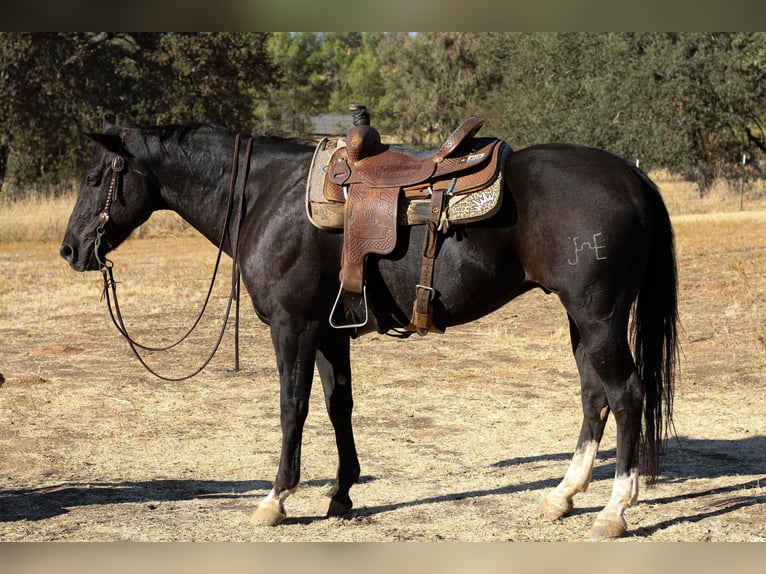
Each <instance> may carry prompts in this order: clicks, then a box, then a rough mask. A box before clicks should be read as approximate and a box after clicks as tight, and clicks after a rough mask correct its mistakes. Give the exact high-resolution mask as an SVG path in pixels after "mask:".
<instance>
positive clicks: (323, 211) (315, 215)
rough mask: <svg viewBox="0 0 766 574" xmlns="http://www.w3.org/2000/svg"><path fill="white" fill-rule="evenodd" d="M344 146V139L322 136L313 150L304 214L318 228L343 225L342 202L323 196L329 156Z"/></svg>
mask: <svg viewBox="0 0 766 574" xmlns="http://www.w3.org/2000/svg"><path fill="white" fill-rule="evenodd" d="M345 146H346V141H345V140H344V139H338V140H329V139H327V138H322V140H321V141H320V142H319V144H318V145H317V147H316V149H315V150H314V157H313V158H312V160H311V167H310V168H309V176H308V179H307V180H306V215H308V218H309V221H310V222H311V223H312V224H313V225H314V227H318V228H319V229H340V228H342V227H343V204H342V203H336V204H330V203H327V200H326V199H325V197H324V186H325V176H326V175H327V169H328V165H329V163H330V158H331V157H332V155H333V154H334V153H335V151H336V150H337V149H339V148H341V147H345Z"/></svg>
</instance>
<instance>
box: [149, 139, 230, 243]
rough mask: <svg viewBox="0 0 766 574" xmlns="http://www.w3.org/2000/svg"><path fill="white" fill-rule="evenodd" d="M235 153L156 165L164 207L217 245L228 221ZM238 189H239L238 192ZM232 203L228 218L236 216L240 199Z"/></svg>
mask: <svg viewBox="0 0 766 574" xmlns="http://www.w3.org/2000/svg"><path fill="white" fill-rule="evenodd" d="M232 152H233V148H232ZM232 152H230V153H229V155H228V158H224V157H223V156H222V155H221V157H215V156H207V155H206V156H203V157H204V159H202V158H201V160H200V161H191V162H189V160H188V158H180V159H179V158H174V159H172V160H171V159H165V160H163V161H162V162H161V164H159V165H158V167H157V172H158V174H159V180H160V183H161V193H162V199H163V203H164V205H165V207H166V208H168V209H170V210H172V211H174V212H176V213H177V214H178V215H179V216H181V218H182V219H183V220H184V221H186V222H187V223H189V224H190V225H191V226H192V227H194V228H195V229H196V230H197V231H199V232H200V233H201V234H202V235H204V236H205V237H206V238H207V239H208V240H210V241H211V242H213V243H214V244H218V242H219V241H220V239H221V233H222V231H223V226H224V224H225V222H226V221H227V219H226V212H227V208H228V203H229V187H230V177H231V163H232V156H231V153H232ZM201 155H202V154H201ZM177 162H178V163H177ZM180 162H183V163H185V164H186V167H185V169H183V170H181V169H179V168H178V165H181V164H180ZM180 173H183V175H179V174H180ZM239 191H240V190H239V189H237V193H239ZM235 199H238V195H237V196H236V197H235ZM233 203H234V205H232V207H231V210H232V214H231V215H230V217H229V221H233V219H234V218H235V217H236V211H237V201H234V202H233ZM229 231H230V232H231V231H232V230H231V227H230V228H229Z"/></svg>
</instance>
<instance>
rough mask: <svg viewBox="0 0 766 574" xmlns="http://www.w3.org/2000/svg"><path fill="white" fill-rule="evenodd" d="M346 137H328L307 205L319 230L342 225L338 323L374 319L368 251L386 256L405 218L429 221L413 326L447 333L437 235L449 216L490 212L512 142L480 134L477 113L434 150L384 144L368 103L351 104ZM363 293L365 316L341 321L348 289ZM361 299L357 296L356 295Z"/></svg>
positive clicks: (466, 218) (462, 218)
mask: <svg viewBox="0 0 766 574" xmlns="http://www.w3.org/2000/svg"><path fill="white" fill-rule="evenodd" d="M351 110H352V112H353V114H352V115H353V118H354V125H353V127H350V128H348V131H347V133H346V137H345V139H342V138H340V139H337V140H335V141H332V140H328V139H326V138H325V139H323V140H322V141H321V142H320V143H319V145H318V146H317V149H316V151H315V153H314V159H313V162H312V167H311V170H310V174H309V179H308V184H307V193H306V210H307V214H308V216H309V219H310V220H311V222H312V223H313V224H314V225H315V226H317V227H319V228H321V229H340V228H342V229H343V234H344V238H343V257H342V267H341V285H340V290H339V292H338V297H337V298H336V300H335V305H334V306H333V310H332V312H331V314H330V324H331V325H332V326H333V327H336V328H361V327H363V326H364V325H365V324H366V323H367V320H368V310H367V299H366V285H365V279H364V267H365V262H366V259H367V256H368V255H369V254H370V253H375V254H379V255H387V254H389V253H391V252H392V251H393V250H394V247H395V246H396V238H397V228H398V226H399V225H422V224H424V225H426V237H425V242H424V246H423V259H422V264H421V273H420V280H419V283H418V284H417V285H416V296H415V302H414V304H413V311H412V318H411V321H410V324H409V325H407V327H405V329H406V330H407V331H415V332H417V333H418V334H420V335H425V334H426V333H429V332H437V333H443V332H444V331H443V329H441V328H439V327H438V326H436V325H434V323H433V307H432V300H433V298H434V295H435V292H434V289H433V287H432V283H433V268H434V261H435V259H436V252H437V242H438V234H439V232H440V231H446V229H447V228H448V227H449V225H450V224H451V223H470V222H474V221H480V220H482V219H486V218H488V217H491V216H492V215H494V214H495V213H496V211H497V210H498V209H499V207H500V203H501V199H502V197H501V193H502V166H503V164H504V163H505V159H506V157H507V154H509V153H510V152H511V148H510V146H508V144H506V143H505V142H504V141H502V140H500V139H497V138H476V137H474V136H475V135H476V133H477V132H478V130H479V129H480V128H481V126H482V124H483V120H481V119H479V118H475V117H472V118H469V119H468V120H466V121H465V122H463V123H462V124H461V125H460V126H459V127H458V128H457V129H456V130H455V131H454V132H452V134H451V135H450V136H449V137H448V138H447V140H446V141H445V142H444V143H443V144H442V145H441V147H440V148H439V149H438V150H437V151H436V152H435V153H423V152H415V151H412V150H406V149H403V148H397V147H394V146H389V145H385V144H383V143H381V139H380V134H379V133H378V131H377V130H376V129H375V128H374V127H372V126H370V124H369V114H368V112H367V110H366V108H365V107H364V106H358V105H354V106H352V107H351ZM344 294H346V295H348V294H350V295H356V296H360V298H361V304H362V305H363V317H362V318H361V319H360V320H358V321H357V320H354V321H352V322H349V323H337V322H336V321H334V319H333V316H334V315H335V313H336V308H337V307H338V302H339V301H340V300H341V297H342V295H344ZM357 298H359V297H357Z"/></svg>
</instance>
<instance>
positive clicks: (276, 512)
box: [250, 505, 287, 526]
mask: <svg viewBox="0 0 766 574" xmlns="http://www.w3.org/2000/svg"><path fill="white" fill-rule="evenodd" d="M286 518H287V514H285V512H284V511H282V510H280V509H279V508H275V507H274V506H273V505H262V506H259V507H258V508H257V509H256V510H255V512H254V513H253V516H252V517H251V518H250V523H251V524H253V525H254V526H279V525H280V524H282V523H283V522H284V521H285V519H286Z"/></svg>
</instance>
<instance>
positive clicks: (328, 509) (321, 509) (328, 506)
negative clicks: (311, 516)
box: [317, 496, 353, 517]
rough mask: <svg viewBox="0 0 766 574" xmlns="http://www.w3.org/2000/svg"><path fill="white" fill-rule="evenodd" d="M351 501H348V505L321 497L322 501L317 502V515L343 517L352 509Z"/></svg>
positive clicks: (327, 497)
mask: <svg viewBox="0 0 766 574" xmlns="http://www.w3.org/2000/svg"><path fill="white" fill-rule="evenodd" d="M352 506H353V505H352V504H351V501H350V500H349V501H348V503H345V502H341V501H339V500H336V499H335V498H330V497H329V496H324V497H322V500H321V501H320V502H319V505H318V506H317V514H319V516H327V517H330V516H345V515H347V514H348V513H349V512H351V508H352Z"/></svg>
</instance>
